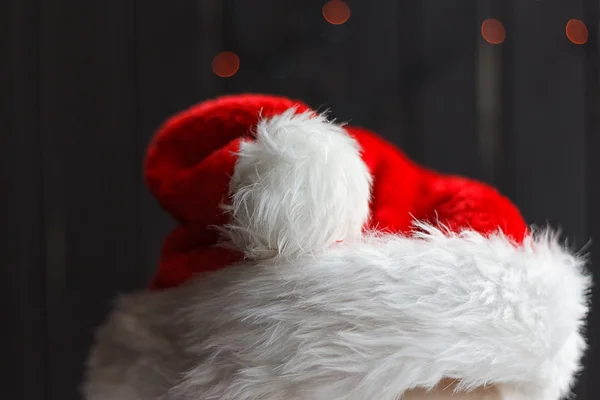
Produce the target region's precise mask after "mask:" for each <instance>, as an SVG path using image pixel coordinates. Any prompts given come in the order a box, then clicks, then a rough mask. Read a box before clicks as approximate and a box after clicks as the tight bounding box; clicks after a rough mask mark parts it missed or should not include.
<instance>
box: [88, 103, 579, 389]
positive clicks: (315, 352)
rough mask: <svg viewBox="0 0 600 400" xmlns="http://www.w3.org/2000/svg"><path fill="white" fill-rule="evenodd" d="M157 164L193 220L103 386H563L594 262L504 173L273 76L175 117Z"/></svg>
mask: <svg viewBox="0 0 600 400" xmlns="http://www.w3.org/2000/svg"><path fill="white" fill-rule="evenodd" d="M145 172H146V178H147V182H148V185H149V187H150V190H151V191H152V193H153V194H154V196H156V198H157V199H158V201H159V202H160V204H161V205H162V206H163V207H164V209H165V210H166V211H168V212H169V213H170V214H171V215H172V216H173V217H174V218H175V219H177V221H178V226H177V228H176V229H175V231H174V232H173V233H172V234H171V235H170V236H169V237H168V238H167V240H166V243H165V245H164V248H163V250H162V254H161V260H160V265H159V270H158V273H157V275H156V277H155V279H154V280H153V282H152V289H153V290H151V291H149V292H145V293H141V294H138V295H135V296H132V297H127V298H125V299H124V300H122V301H121V302H120V305H119V306H118V307H117V310H118V311H115V312H114V313H113V315H112V316H111V317H110V318H109V322H108V323H107V325H106V326H105V327H104V328H103V329H102V330H101V333H100V334H99V336H98V339H97V344H96V346H95V349H94V351H93V353H92V357H91V359H90V360H91V361H90V368H89V374H88V386H87V388H88V393H93V394H97V393H102V394H107V393H108V394H110V396H108V397H93V398H94V399H96V398H98V399H100V398H109V397H110V398H121V397H118V396H119V395H122V394H123V393H128V396H130V397H129V398H135V399H137V398H138V397H131V396H132V393H135V394H137V395H139V396H140V397H139V398H144V399H154V398H156V399H158V398H160V399H163V398H168V399H173V400H175V399H176V400H192V399H198V398H202V399H248V400H250V399H290V400H292V399H348V400H354V399H356V400H364V399H379V400H387V399H389V400H393V399H396V398H399V396H402V395H403V394H404V393H406V392H407V391H408V390H410V389H413V388H417V387H420V388H433V387H435V386H436V385H438V384H439V383H440V382H441V381H442V380H443V379H450V380H452V381H454V382H455V383H456V388H457V390H470V389H474V388H477V387H481V386H488V385H494V386H495V387H496V388H497V391H498V393H499V394H500V396H501V398H504V399H516V398H527V399H533V400H535V399H539V400H550V399H552V400H558V399H560V398H561V396H564V395H565V394H567V393H568V391H569V389H570V387H571V385H572V382H573V379H574V376H575V374H576V373H577V371H578V370H579V365H580V359H581V356H582V352H583V351H584V348H585V341H584V339H583V337H582V335H581V328H582V325H583V321H584V318H585V315H586V312H587V308H588V304H587V291H588V287H589V278H588V277H587V275H586V274H585V272H584V270H583V265H584V261H583V260H582V259H581V258H580V257H578V256H577V255H575V254H571V253H570V252H569V251H568V250H567V249H565V248H563V247H562V246H560V245H559V244H558V242H557V239H556V237H555V236H553V235H551V234H549V233H548V232H540V233H535V232H531V231H530V230H529V229H528V228H527V226H526V224H525V222H524V220H523V218H522V217H521V215H520V213H519V211H518V209H517V208H516V207H515V206H514V205H513V204H512V203H511V202H510V201H509V200H508V199H507V198H505V197H503V196H502V195H501V194H499V193H498V192H497V191H496V190H495V189H493V188H491V187H489V186H487V185H484V184H482V183H478V182H475V181H472V180H469V179H466V178H463V177H458V176H449V175H443V174H439V173H437V172H435V171H432V170H429V169H426V168H423V167H421V166H418V165H416V164H415V163H414V162H412V161H411V160H409V159H408V158H406V157H405V156H404V155H403V154H402V153H401V152H400V151H399V150H398V149H396V148H395V147H393V146H392V145H390V144H389V143H387V142H386V141H384V140H383V139H381V138H380V137H378V136H377V135H375V134H373V133H371V132H369V131H367V130H365V129H361V128H357V127H352V126H342V125H339V124H336V123H334V122H331V121H328V120H327V118H326V117H325V116H323V115H319V114H317V113H315V112H313V111H311V110H310V108H309V107H307V106H306V105H304V104H302V103H301V102H297V101H292V100H290V99H287V98H281V97H273V96H262V95H238V96H226V97H222V98H219V99H216V100H212V101H207V102H204V103H201V104H199V105H197V106H194V107H192V108H190V109H189V110H187V111H184V112H182V113H180V114H179V115H177V116H175V117H173V118H172V119H170V120H169V121H167V123H166V124H165V125H164V126H163V127H162V128H161V129H160V130H159V132H158V134H157V135H156V136H155V138H154V140H153V141H152V143H151V145H150V147H149V150H148V156H147V159H146V164H145ZM115 315H116V316H115ZM133 325H135V326H136V329H133V328H132V326H133ZM140 327H142V328H140ZM140 332H142V333H140ZM115 343H118V345H115ZM115 346H116V347H115ZM119 346H125V347H127V348H128V358H127V359H126V360H122V359H119V361H115V360H114V359H112V361H106V359H105V358H106V356H105V355H106V354H107V353H114V352H115V351H117V350H118V348H119ZM131 348H134V350H133V351H132V350H131ZM103 357H104V358H103ZM124 371H127V373H125V372H124ZM132 371H134V372H132ZM108 376H109V377H110V378H107V377H108ZM123 376H128V378H127V380H126V381H125V378H123ZM115 380H116V381H119V382H122V384H119V383H118V382H117V383H115ZM132 382H133V383H132ZM111 396H112V397H111ZM115 396H116V397H115ZM153 396H154V397H153ZM159 396H168V397H159ZM519 396H520V397H519Z"/></svg>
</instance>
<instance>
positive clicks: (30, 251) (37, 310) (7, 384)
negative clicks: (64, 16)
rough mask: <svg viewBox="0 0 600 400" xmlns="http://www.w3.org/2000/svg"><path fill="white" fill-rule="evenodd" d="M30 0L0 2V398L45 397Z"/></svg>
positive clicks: (34, 27)
mask: <svg viewBox="0 0 600 400" xmlns="http://www.w3.org/2000/svg"><path fill="white" fill-rule="evenodd" d="M37 15H38V8H37V2H36V1H33V0H6V1H3V2H1V3H0V51H1V53H2V54H3V56H4V57H3V61H2V63H0V87H2V91H1V92H0V110H2V111H0V114H1V115H2V117H1V118H0V132H2V134H0V153H1V154H0V187H1V188H2V195H1V196H0V221H2V224H1V225H0V254H2V268H1V269H0V275H1V279H2V282H3V283H4V290H2V292H1V294H0V303H1V304H3V305H4V311H5V315H4V317H3V326H2V329H1V330H0V343H2V349H1V352H2V357H3V360H4V361H3V362H1V363H0V374H1V375H2V378H3V380H2V385H1V386H0V398H3V399H40V400H43V399H47V397H46V384H47V383H48V379H47V375H46V372H47V368H46V343H45V318H46V315H45V307H44V304H45V271H44V267H45V263H44V240H43V230H44V226H43V200H42V199H43V193H42V164H41V153H42V148H41V137H40V134H39V124H40V121H39V108H38V90H39V81H38V74H37V68H38V63H39V59H38V40H37V33H38V30H37Z"/></svg>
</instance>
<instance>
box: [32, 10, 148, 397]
mask: <svg viewBox="0 0 600 400" xmlns="http://www.w3.org/2000/svg"><path fill="white" fill-rule="evenodd" d="M40 4H41V10H40V17H41V30H40V37H41V38H42V42H41V57H40V58H41V65H40V72H41V103H40V107H41V121H42V122H41V124H42V126H43V137H44V147H45V148H44V150H45V156H44V157H45V158H44V160H45V163H44V166H45V167H47V168H48V169H49V171H48V172H47V174H46V179H47V181H46V185H45V189H46V197H47V198H48V199H49V203H48V204H47V207H46V210H45V211H46V213H47V214H48V226H47V233H48V235H49V237H52V240H53V241H49V242H48V243H49V250H53V251H50V252H49V256H50V257H51V258H49V267H50V268H51V270H50V271H49V276H48V278H49V279H48V284H47V292H48V294H47V299H48V308H49V316H50V317H51V318H49V319H48V334H49V337H48V343H47V346H48V350H49V351H50V355H49V360H48V366H49V370H48V371H49V372H48V374H49V375H48V377H49V380H50V381H51V384H50V386H49V387H48V399H57V400H58V399H61V400H64V399H77V398H79V396H78V394H77V386H78V384H79V382H80V380H81V371H82V370H83V362H84V359H85V358H86V356H87V352H88V349H89V346H90V344H91V340H92V332H93V329H94V328H95V327H96V326H97V325H98V324H99V323H100V322H101V321H102V320H103V318H104V316H105V314H106V312H107V311H108V310H109V308H110V307H111V301H112V298H113V297H114V296H115V295H116V294H117V292H118V291H122V290H129V289H131V288H133V287H137V286H138V285H139V284H140V282H139V281H140V272H141V269H142V268H143V267H141V265H142V264H141V247H142V246H141V239H140V237H141V235H140V215H139V187H140V175H141V171H140V160H139V149H138V147H137V144H138V143H137V140H136V139H137V136H136V135H137V126H136V119H135V111H136V107H135V104H136V103H135V100H136V91H135V89H136V85H135V74H136V69H135V67H136V64H135V41H134V40H135V32H134V26H135V23H134V11H135V9H134V0H108V1H104V2H102V3H94V2H80V1H74V0H60V1H55V2H50V3H43V2H42V3H40ZM61 246H62V249H61ZM53 248H54V249H53ZM142 272H143V271H142Z"/></svg>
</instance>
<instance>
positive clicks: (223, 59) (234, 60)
mask: <svg viewBox="0 0 600 400" xmlns="http://www.w3.org/2000/svg"><path fill="white" fill-rule="evenodd" d="M212 69H213V72H214V73H215V74H217V75H218V76H220V77H221V78H229V77H231V76H233V75H235V73H236V72H238V69H240V58H239V57H238V55H237V54H235V53H234V52H233V51H223V52H221V53H219V54H217V55H216V56H215V58H213V61H212Z"/></svg>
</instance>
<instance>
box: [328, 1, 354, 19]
mask: <svg viewBox="0 0 600 400" xmlns="http://www.w3.org/2000/svg"><path fill="white" fill-rule="evenodd" d="M323 17H325V20H326V21H327V22H329V23H330V24H333V25H341V24H343V23H344V22H346V21H348V18H350V7H348V4H346V3H345V2H343V1H342V0H330V1H328V2H327V3H325V5H324V6H323Z"/></svg>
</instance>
